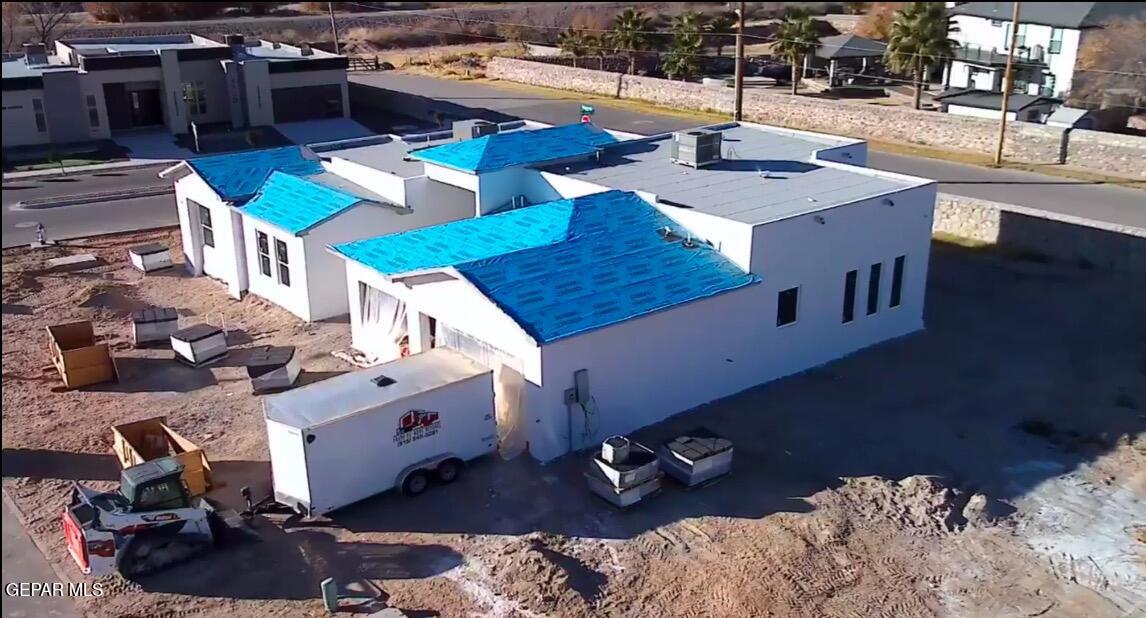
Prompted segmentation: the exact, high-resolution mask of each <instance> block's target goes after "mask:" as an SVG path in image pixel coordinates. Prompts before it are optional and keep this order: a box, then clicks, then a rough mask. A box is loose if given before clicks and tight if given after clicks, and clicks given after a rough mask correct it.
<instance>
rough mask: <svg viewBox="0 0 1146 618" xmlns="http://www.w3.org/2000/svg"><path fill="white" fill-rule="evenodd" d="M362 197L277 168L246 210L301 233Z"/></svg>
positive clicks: (271, 222)
mask: <svg viewBox="0 0 1146 618" xmlns="http://www.w3.org/2000/svg"><path fill="white" fill-rule="evenodd" d="M361 201H362V198H361V197H358V196H357V195H351V194H349V193H346V192H343V191H339V190H337V189H332V188H330V187H327V186H325V185H321V184H318V183H316V182H311V181H310V180H307V179H306V178H300V177H298V176H292V175H290V174H287V173H284V172H280V171H278V170H274V171H272V172H271V175H270V177H269V178H267V181H266V182H265V183H263V187H262V189H261V190H260V191H259V194H258V195H256V196H255V197H254V199H252V200H251V201H249V202H247V205H246V206H244V207H243V214H246V215H250V216H252V217H254V218H256V219H259V220H261V221H266V222H267V223H270V224H271V225H273V226H275V227H277V228H279V229H281V230H284V231H287V232H290V233H291V234H296V235H297V234H300V233H302V232H305V231H306V230H308V229H310V228H312V227H314V226H315V225H317V224H319V223H321V222H323V221H325V220H327V219H329V218H331V217H333V216H335V215H337V214H339V213H341V212H342V211H344V210H346V209H347V208H350V207H351V206H353V205H355V204H357V203H359V202H361Z"/></svg>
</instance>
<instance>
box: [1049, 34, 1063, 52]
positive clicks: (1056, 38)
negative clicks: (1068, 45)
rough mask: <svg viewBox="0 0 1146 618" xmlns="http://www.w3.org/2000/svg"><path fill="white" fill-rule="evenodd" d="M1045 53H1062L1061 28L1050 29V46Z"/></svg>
mask: <svg viewBox="0 0 1146 618" xmlns="http://www.w3.org/2000/svg"><path fill="white" fill-rule="evenodd" d="M1047 52H1048V53H1051V54H1061V53H1062V28H1051V37H1050V45H1048V46H1047Z"/></svg>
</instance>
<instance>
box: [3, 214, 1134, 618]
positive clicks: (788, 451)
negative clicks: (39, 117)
mask: <svg viewBox="0 0 1146 618" xmlns="http://www.w3.org/2000/svg"><path fill="white" fill-rule="evenodd" d="M156 238H159V239H162V240H164V241H166V242H169V243H170V244H171V245H172V246H173V247H174V250H173V254H175V255H179V254H180V253H181V252H180V251H179V249H178V238H177V234H174V233H171V232H154V233H140V234H134V235H126V236H119V237H112V238H101V239H96V240H93V241H91V242H90V243H88V244H86V245H82V246H69V247H65V248H55V249H48V250H40V251H38V252H33V251H30V250H26V249H18V250H8V251H5V252H4V277H3V286H4V287H3V301H4V320H3V342H4V345H3V349H4V355H3V359H4V360H3V447H4V461H3V469H4V488H5V490H6V491H7V492H8V493H9V494H10V495H11V496H12V498H13V499H14V501H15V502H16V504H17V505H18V506H19V508H20V511H21V512H22V514H23V516H24V518H25V519H27V520H28V521H29V529H30V532H31V533H32V534H33V535H34V537H35V538H36V539H37V540H38V542H39V543H40V544H41V546H43V547H45V548H46V550H47V553H48V556H49V559H51V560H52V561H54V562H55V564H56V565H57V567H59V570H60V571H61V572H62V573H64V574H65V575H67V576H68V577H69V578H72V579H75V580H79V579H81V578H82V577H83V576H82V575H81V574H80V573H79V572H78V570H77V569H76V568H75V566H74V565H73V564H72V563H71V562H70V559H68V558H67V556H66V552H65V549H64V547H63V544H62V541H61V539H60V538H59V534H58V530H57V516H58V513H59V509H60V508H61V506H62V503H63V500H64V498H65V495H66V494H65V491H66V487H67V484H68V483H69V482H70V481H72V480H83V481H109V480H113V479H115V478H116V476H117V474H118V469H117V465H116V463H115V461H114V459H112V457H111V455H110V453H109V448H110V431H109V426H110V425H112V424H114V423H118V422H122V421H126V420H131V419H135V418H143V417H147V416H153V415H157V414H165V415H167V417H168V419H169V421H170V424H171V425H172V426H173V427H174V428H175V429H176V430H178V431H180V432H181V433H183V434H184V435H185V436H187V437H188V438H191V439H192V440H195V441H197V442H198V443H199V444H200V445H202V446H203V447H205V449H206V450H207V452H208V454H209V455H210V457H211V459H212V461H213V462H215V468H216V470H217V472H218V476H219V477H220V478H221V480H222V481H223V483H224V486H223V487H221V488H220V489H218V490H217V491H215V492H214V493H213V496H214V497H216V498H217V499H220V500H223V501H225V502H230V503H232V504H234V503H235V502H236V500H237V488H238V487H240V486H241V485H243V484H245V483H249V482H256V483H258V482H262V483H266V482H267V479H268V476H269V473H268V467H267V464H266V463H265V462H266V458H267V453H266V447H265V444H264V432H263V427H262V421H261V415H260V407H259V400H258V398H257V397H254V396H252V395H250V394H249V392H248V386H247V384H246V378H245V373H244V372H243V369H242V367H240V366H238V365H239V364H241V360H229V361H224V362H223V363H222V364H220V365H216V366H212V367H209V368H201V369H191V368H186V367H182V366H179V365H177V364H175V363H174V361H172V360H170V356H171V352H170V351H165V350H162V349H150V350H134V349H131V348H130V346H129V345H128V344H127V341H128V338H127V328H128V324H127V322H126V320H125V317H124V316H125V312H126V311H128V310H130V309H134V308H138V307H141V306H145V305H153V304H155V305H166V306H173V307H176V308H178V310H179V312H180V315H181V316H182V317H183V322H184V323H186V324H190V323H193V322H195V321H198V320H207V321H210V322H211V323H214V324H220V323H222V324H225V325H226V327H227V329H228V337H229V339H230V341H231V343H232V346H233V348H237V349H240V350H241V349H243V348H246V347H251V346H256V345H267V344H288V343H289V344H291V345H296V346H298V348H299V350H300V352H301V354H302V357H301V358H302V361H303V368H304V370H305V372H306V373H305V374H304V380H306V381H313V380H317V379H322V378H324V377H326V376H329V375H333V374H334V373H336V372H341V371H347V370H350V369H352V367H350V366H349V365H348V364H346V363H344V362H342V361H340V360H338V359H337V358H334V357H332V356H331V354H330V353H331V352H332V351H334V350H339V349H344V348H345V347H346V346H347V345H348V339H349V335H348V327H347V325H346V324H345V323H322V324H315V325H304V324H301V323H299V322H298V321H297V320H295V319H294V318H293V317H292V316H290V315H288V314H287V313H285V312H284V311H282V310H280V309H278V308H277V307H275V306H272V305H270V304H268V303H266V302H264V301H261V300H259V299H257V298H255V297H251V296H248V297H247V298H245V299H244V300H242V301H235V300H232V299H230V298H228V297H227V296H226V294H225V291H224V288H223V286H222V285H221V284H219V283H217V282H214V281H211V280H209V279H206V278H189V277H187V276H185V275H183V274H182V273H183V271H182V268H181V266H177V267H176V268H175V269H173V270H171V271H168V272H167V273H164V274H159V275H155V274H153V275H148V276H143V275H142V274H140V273H137V272H135V271H132V270H131V269H130V268H128V267H127V265H126V264H125V262H124V259H125V257H126V247H129V246H131V245H134V244H139V243H141V242H145V241H149V240H154V239H156ZM79 252H92V253H95V254H96V255H97V256H99V257H101V258H102V259H103V260H104V261H105V262H106V263H105V264H104V265H100V266H97V267H94V268H89V269H85V270H79V271H73V272H49V271H47V270H45V269H44V264H43V260H44V259H45V258H48V257H55V256H57V255H62V254H67V253H79ZM1143 315H1146V294H1144V293H1143V292H1142V286H1141V280H1140V278H1139V279H1135V278H1134V277H1132V276H1129V275H1118V274H1113V273H1106V272H1100V271H1095V270H1085V269H1080V268H1078V267H1077V266H1075V265H1066V264H1054V263H1044V262H1041V261H1031V259H1030V257H1029V256H1028V259H1027V260H1025V261H1024V260H1016V259H1008V258H1004V257H1001V256H998V255H995V254H993V253H991V252H990V251H989V250H984V249H980V250H972V249H966V248H962V247H956V246H952V245H946V244H943V243H936V244H935V246H934V251H933V254H932V260H931V269H930V281H929V290H928V310H927V316H926V321H927V324H928V328H927V330H926V331H925V332H922V333H919V334H916V335H912V336H909V337H906V338H903V339H901V340H897V341H893V342H889V343H886V344H883V345H880V346H877V347H875V348H872V349H869V350H865V351H863V352H861V353H858V354H856V355H854V356H852V357H849V358H845V359H842V360H840V361H837V362H835V363H832V364H830V365H827V366H825V367H821V368H817V369H814V370H811V371H808V372H805V373H804V374H801V375H799V376H796V377H793V378H790V379H786V380H781V381H778V382H775V383H772V384H769V385H764V386H761V387H758V388H755V389H751V390H749V391H746V392H744V393H741V394H739V395H737V396H734V397H730V398H728V399H725V400H722V401H719V402H715V403H713V404H710V405H708V406H704V407H702V408H700V409H698V410H695V411H693V412H690V413H687V414H685V415H681V416H678V417H674V418H672V419H670V420H668V421H666V422H664V423H661V424H660V425H657V426H654V427H651V428H648V429H647V430H644V431H642V432H640V434H639V435H638V436H637V438H638V439H639V440H641V441H643V442H645V443H650V444H655V443H657V442H658V441H659V440H662V439H664V438H666V437H669V436H672V435H675V434H677V433H679V432H681V431H683V430H686V429H689V428H691V427H695V426H697V425H703V426H705V427H707V428H709V429H711V430H714V431H716V432H718V433H720V434H723V435H726V436H729V437H731V438H732V439H733V440H734V442H735V445H736V454H735V464H734V473H733V474H732V475H731V476H730V477H728V478H727V479H725V480H723V481H721V482H719V483H716V484H714V485H711V486H707V487H703V488H699V489H693V490H690V491H685V490H682V489H680V488H679V487H676V486H673V485H666V487H665V490H664V491H663V492H662V493H661V494H660V495H658V496H657V497H655V498H654V499H653V500H652V501H650V502H649V503H647V504H644V505H641V506H640V507H638V508H637V509H635V510H631V511H626V512H619V511H616V510H614V509H612V508H611V507H608V506H607V505H605V504H603V503H601V502H600V501H598V500H597V499H596V498H594V497H592V496H590V495H588V492H586V491H585V487H584V480H583V479H582V478H581V473H582V470H583V469H584V468H583V466H584V459H583V457H581V456H578V457H571V458H565V459H562V460H559V461H557V462H555V463H553V464H550V465H547V466H539V465H537V464H535V463H533V462H531V461H529V460H528V458H518V459H515V460H512V461H502V460H500V459H498V458H496V457H493V458H488V459H486V460H482V461H479V462H477V463H475V464H474V465H473V466H471V467H470V468H469V469H468V470H467V474H466V475H465V476H464V477H463V478H462V479H460V480H459V481H458V482H457V483H455V484H454V485H452V486H450V487H449V488H433V489H432V490H431V491H429V492H427V494H425V495H423V496H419V497H418V498H413V499H407V498H402V497H399V496H395V495H384V496H380V497H378V498H375V499H371V500H368V501H366V502H363V503H361V504H358V505H355V506H352V507H348V508H346V509H344V510H342V511H340V512H338V513H336V514H334V515H333V517H332V518H331V519H328V520H321V521H318V522H313V523H307V524H301V523H298V522H285V521H283V519H282V518H281V517H279V516H268V517H266V518H259V519H257V520H256V521H255V523H254V528H255V530H256V532H257V533H258V536H259V541H258V542H251V543H247V544H242V545H238V546H234V547H228V548H225V549H222V550H220V551H219V552H217V553H215V554H213V555H211V556H210V557H206V558H202V559H199V560H196V561H192V562H189V563H186V564H183V565H180V566H177V567H174V568H172V569H169V570H167V571H164V572H162V573H159V574H156V575H153V576H149V577H147V578H144V579H142V580H140V581H138V582H125V581H122V580H119V579H118V578H109V579H108V583H109V585H111V588H112V590H113V593H112V594H110V595H106V596H104V597H101V598H93V599H82V600H80V602H79V603H80V607H81V608H82V609H83V610H84V611H86V612H88V613H89V614H90V615H94V616H188V615H197V616H198V615H202V616H229V617H244V616H268V615H273V616H309V615H313V616H318V615H322V614H323V610H322V607H321V603H320V601H319V600H318V592H319V589H318V582H319V581H320V580H322V579H323V578H325V577H328V576H332V577H335V578H336V579H337V580H338V581H339V582H340V584H341V585H342V586H343V587H344V588H345V589H346V590H347V591H348V593H349V592H351V591H371V590H374V591H377V590H379V589H380V590H381V591H383V592H382V593H380V595H379V596H381V597H382V598H384V599H387V600H388V602H389V603H390V604H391V605H393V606H396V607H400V608H402V609H404V610H406V611H408V612H409V613H410V614H411V615H414V616H436V615H440V616H507V617H510V616H513V617H516V616H547V615H553V616H726V615H740V616H775V617H795V616H817V617H819V616H832V617H836V616H838V617H853V616H854V617H870V616H888V617H891V616H895V617H904V616H906V617H916V616H918V617H923V616H972V617H978V616H982V617H988V616H990V617H996V616H1015V617H1018V616H1048V617H1056V616H1136V615H1144V614H1146V437H1144V431H1146V329H1144V327H1143V326H1142V320H1141V318H1142V316H1143ZM73 319H92V320H94V321H95V323H96V330H97V332H98V333H100V334H101V335H103V336H106V337H107V338H108V340H109V341H110V342H111V343H112V345H113V347H114V348H115V351H116V355H117V359H118V360H119V365H120V369H121V372H122V380H121V381H120V382H119V383H117V384H108V385H102V386H98V387H91V388H87V389H81V390H79V391H73V392H67V391H64V390H63V389H62V388H61V384H60V382H59V379H58V377H57V376H56V375H55V374H54V373H53V370H52V369H51V368H50V364H49V361H48V357H47V354H46V351H45V334H44V331H43V327H44V326H46V325H48V324H51V323H57V322H63V321H68V320H73ZM232 356H233V357H235V358H236V359H241V353H236V354H233V355H232ZM355 594H358V596H362V595H363V594H364V593H362V592H356V593H355ZM344 603H347V604H349V603H352V601H350V600H347V601H344Z"/></svg>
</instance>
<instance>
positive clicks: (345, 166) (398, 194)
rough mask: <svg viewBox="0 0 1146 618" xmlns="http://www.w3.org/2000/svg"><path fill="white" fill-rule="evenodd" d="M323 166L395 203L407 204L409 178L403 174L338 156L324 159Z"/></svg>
mask: <svg viewBox="0 0 1146 618" xmlns="http://www.w3.org/2000/svg"><path fill="white" fill-rule="evenodd" d="M322 167H323V168H325V169H326V171H328V172H330V173H332V174H336V175H338V176H341V177H343V178H345V179H347V180H349V181H350V182H353V183H354V184H356V185H359V186H362V187H368V188H369V189H370V190H371V191H373V192H375V193H377V194H378V195H381V196H382V197H384V198H386V199H388V200H390V201H392V202H394V203H395V204H401V205H403V206H405V205H406V180H407V179H405V178H402V177H401V176H398V175H396V174H391V173H389V172H384V171H381V170H377V169H374V168H372V167H369V166H366V165H362V164H361V163H355V162H353V161H347V160H346V159H340V158H338V157H332V158H331V159H330V160H329V161H323V162H322Z"/></svg>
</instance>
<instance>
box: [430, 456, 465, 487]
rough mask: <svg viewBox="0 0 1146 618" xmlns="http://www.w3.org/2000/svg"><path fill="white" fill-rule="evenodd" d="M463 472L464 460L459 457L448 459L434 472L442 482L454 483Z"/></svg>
mask: <svg viewBox="0 0 1146 618" xmlns="http://www.w3.org/2000/svg"><path fill="white" fill-rule="evenodd" d="M461 473H462V462H461V461H460V460H457V459H447V460H445V461H443V462H442V463H440V464H438V467H437V469H435V470H434V474H435V475H436V476H437V477H438V480H439V481H441V482H442V483H453V482H454V481H456V480H457V478H458V476H460V475H461Z"/></svg>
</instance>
